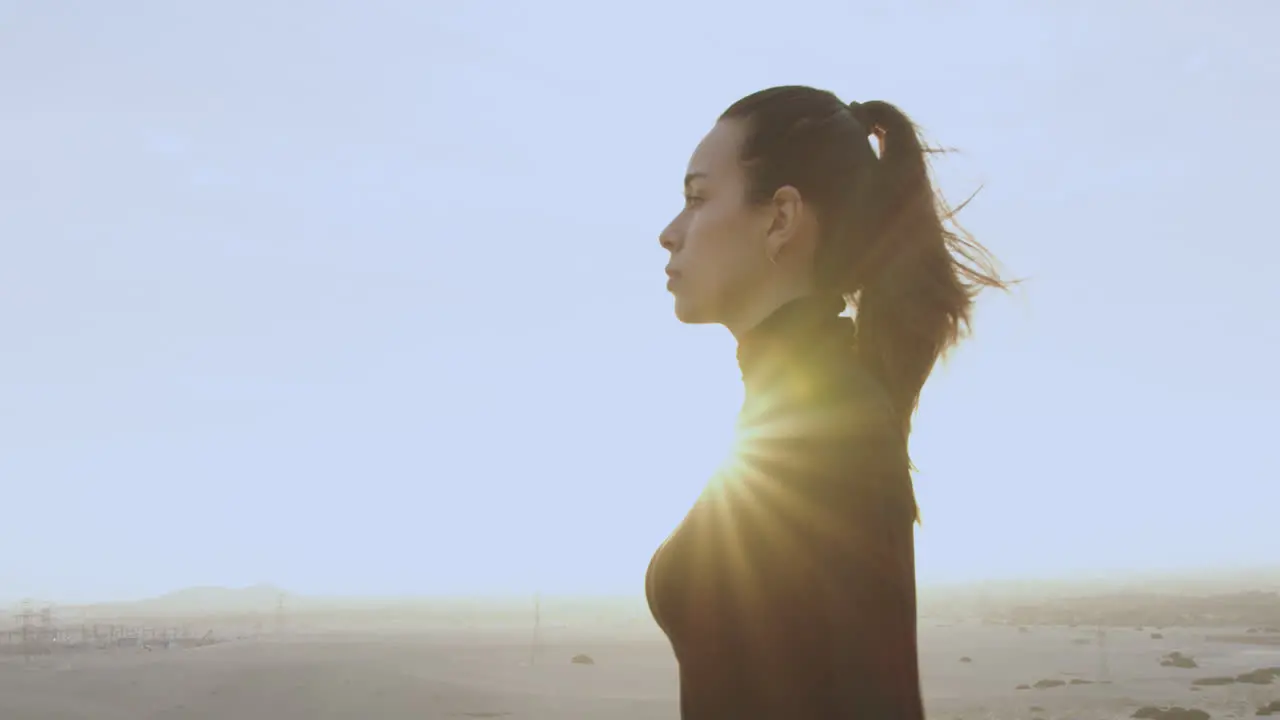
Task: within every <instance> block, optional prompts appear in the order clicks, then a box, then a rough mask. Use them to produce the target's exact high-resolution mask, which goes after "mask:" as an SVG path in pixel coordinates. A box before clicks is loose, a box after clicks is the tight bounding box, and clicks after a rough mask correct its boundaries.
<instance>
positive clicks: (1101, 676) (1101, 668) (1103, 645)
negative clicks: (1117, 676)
mask: <svg viewBox="0 0 1280 720" xmlns="http://www.w3.org/2000/svg"><path fill="white" fill-rule="evenodd" d="M1098 682H1111V666H1110V664H1109V663H1108V662H1107V629H1106V628H1105V627H1103V626H1102V623H1098Z"/></svg>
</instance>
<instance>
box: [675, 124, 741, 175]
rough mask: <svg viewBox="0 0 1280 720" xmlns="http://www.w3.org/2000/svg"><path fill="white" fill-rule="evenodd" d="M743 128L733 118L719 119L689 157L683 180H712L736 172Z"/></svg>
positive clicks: (735, 173)
mask: <svg viewBox="0 0 1280 720" xmlns="http://www.w3.org/2000/svg"><path fill="white" fill-rule="evenodd" d="M742 134H743V128H742V126H741V123H739V122H738V121H735V120H721V121H720V122H718V123H716V124H715V127H713V128H711V131H710V132H708V133H707V134H706V136H705V137H703V138H702V141H701V142H699V143H698V147H696V148H694V150H693V155H692V156H691V157H690V158H689V169H688V175H686V177H685V181H686V183H687V182H692V181H693V180H696V179H699V178H707V179H711V180H714V179H716V178H724V177H733V176H736V175H737V173H738V167H739V165H738V150H739V148H740V147H741V146H742Z"/></svg>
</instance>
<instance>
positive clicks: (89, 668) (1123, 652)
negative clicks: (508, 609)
mask: <svg viewBox="0 0 1280 720" xmlns="http://www.w3.org/2000/svg"><path fill="white" fill-rule="evenodd" d="M921 632H922V640H921V643H922V653H923V657H922V663H921V664H922V669H923V672H924V684H925V694H926V697H927V701H928V704H929V710H930V713H929V714H930V717H932V718H960V717H965V718H987V717H994V718H1006V717H1007V718H1044V719H1046V720H1050V719H1053V718H1077V717H1079V718H1109V717H1116V718H1119V717H1128V716H1129V715H1130V714H1131V713H1132V712H1133V711H1134V709H1136V708H1137V707H1139V706H1141V705H1168V704H1176V705H1183V706H1187V707H1201V708H1204V709H1205V710H1208V711H1209V712H1210V714H1211V715H1212V716H1213V717H1214V718H1229V717H1236V718H1244V717H1252V716H1253V715H1254V711H1255V708H1256V707H1257V706H1259V705H1262V704H1264V703H1265V702H1269V701H1271V700H1274V699H1280V680H1277V681H1275V682H1274V683H1272V684H1270V685H1243V684H1234V685H1229V686H1224V687H1204V688H1201V689H1200V690H1199V691H1193V690H1192V689H1191V681H1192V680H1194V679H1196V678H1202V677H1207V676H1219V675H1236V674H1239V673H1243V672H1247V671H1249V670H1252V669H1254V668H1257V667H1265V666H1280V645H1271V646H1268V645H1264V644H1256V645H1249V644H1234V643H1223V642H1215V641H1210V640H1206V639H1205V638H1206V635H1207V634H1211V633H1210V632H1208V631H1203V630H1195V629H1187V628H1178V629H1173V628H1171V629H1167V630H1165V631H1163V632H1164V638H1163V639H1152V637H1151V634H1150V632H1149V631H1138V630H1136V629H1128V630H1111V631H1110V632H1109V633H1108V634H1107V638H1106V647H1107V652H1106V653H1105V658H1106V659H1105V665H1104V662H1103V657H1104V656H1103V653H1101V652H1100V651H1099V648H1098V646H1097V644H1096V642H1097V636H1096V634H1095V631H1094V630H1093V629H1086V628H1077V629H1072V628H1066V627H1033V628H1029V629H1027V630H1025V631H1019V629H1018V628H1016V627H1002V626H982V625H976V624H975V625H957V626H938V625H932V624H930V623H928V622H923V623H922V628H921ZM1212 632H1215V633H1216V632H1221V629H1214V630H1213V631H1212ZM1173 650H1179V651H1181V652H1183V653H1186V654H1188V655H1191V656H1193V657H1194V658H1195V659H1196V661H1197V662H1198V663H1199V666H1200V667H1198V668H1195V669H1178V668H1171V667H1161V665H1160V664H1159V660H1160V658H1161V656H1162V655H1164V654H1165V653H1168V652H1170V651H1173ZM529 652H530V650H529V636H528V633H518V634H517V633H515V632H510V633H496V632H490V633H487V634H483V635H481V634H462V633H459V632H454V633H453V634H452V635H448V634H444V633H439V632H438V633H434V634H428V633H425V632H423V633H418V634H407V635H406V634H402V635H398V636H393V635H383V636H376V635H369V634H366V635H354V634H350V635H329V636H321V635H312V636H308V637H289V638H277V639H262V640H238V641H230V642H225V643H220V644H217V645H211V646H208V647H200V648H190V649H182V650H177V649H174V650H154V651H146V650H143V649H139V648H118V649H115V650H110V651H87V652H79V653H68V654H63V655H46V656H43V657H40V658H36V659H33V660H31V661H30V662H24V661H23V659H22V658H14V657H10V658H5V659H3V660H0V718H3V720H55V719H57V720H72V719H80V718H93V719H95V720H117V719H118V720H158V719H168V718H173V719H177V718H217V719H219V720H259V719H262V720H265V719H267V718H271V719H273V720H290V719H291V718H382V719H385V720H396V719H398V718H417V719H423V718H468V717H470V718H499V717H509V718H512V719H513V720H515V719H517V718H557V719H561V720H571V719H573V718H618V719H620V720H628V719H631V718H634V719H637V720H638V719H640V718H666V719H668V720H670V719H674V718H676V717H677V712H676V704H675V696H676V679H675V665H674V661H673V659H672V658H671V654H670V651H669V650H668V648H667V647H666V645H665V644H664V643H663V642H662V640H661V639H660V638H657V637H654V636H653V635H650V634H641V635H639V636H635V635H634V634H633V636H632V637H631V639H627V640H618V639H617V638H616V637H614V638H612V639H611V638H610V637H609V636H607V635H606V633H604V632H603V631H601V632H596V633H594V634H590V633H579V634H578V635H577V636H576V637H574V636H570V635H569V634H568V633H567V631H564V630H557V631H554V632H550V633H548V636H547V637H546V638H545V639H544V642H543V644H542V647H541V651H540V654H539V655H538V658H537V662H536V663H534V664H533V665H532V666H531V665H530V663H529ZM577 653H587V654H589V655H591V656H592V657H593V658H594V659H595V661H596V663H595V664H594V665H574V664H571V663H570V662H569V659H570V658H571V657H572V656H573V655H575V654H577ZM962 656H968V657H969V658H970V659H971V662H962V661H961V660H960V658H961V657H962ZM1052 678H1057V679H1061V680H1066V681H1070V680H1071V679H1073V678H1075V679H1080V680H1091V681H1096V680H1104V681H1105V680H1107V679H1108V678H1109V680H1110V681H1111V682H1110V683H1109V684H1108V683H1106V682H1101V683H1095V684H1088V685H1067V686H1065V687H1056V688H1049V689H1044V690H1035V689H1032V690H1016V689H1015V687H1016V686H1017V685H1019V684H1023V683H1026V684H1034V683H1035V682H1036V681H1038V680H1041V679H1052Z"/></svg>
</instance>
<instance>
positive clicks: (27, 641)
mask: <svg viewBox="0 0 1280 720" xmlns="http://www.w3.org/2000/svg"><path fill="white" fill-rule="evenodd" d="M14 617H15V618H17V620H18V626H19V627H21V628H22V660H23V662H31V644H32V636H33V635H34V634H35V632H34V631H35V627H34V626H35V619H36V613H35V611H34V610H32V606H31V600H29V599H27V600H23V601H22V603H21V604H20V605H19V606H18V613H17V615H15V616H14Z"/></svg>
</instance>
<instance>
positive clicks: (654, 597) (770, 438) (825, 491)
mask: <svg viewBox="0 0 1280 720" xmlns="http://www.w3.org/2000/svg"><path fill="white" fill-rule="evenodd" d="M843 307H844V305H843V303H842V302H841V301H839V300H838V299H830V298H819V297H809V298H803V299H800V300H796V301H793V302H791V303H788V304H787V305H784V306H783V307H781V308H779V309H778V310H777V311H776V312H775V313H774V314H772V315H770V316H769V317H768V318H767V319H766V320H765V321H764V322H762V323H761V324H760V325H758V326H757V327H756V328H754V329H753V330H751V331H750V332H748V333H747V334H745V335H744V336H743V337H742V338H741V339H740V341H739V346H738V362H739V366H740V367H741V369H742V377H743V383H744V388H745V401H744V403H743V407H742V412H741V414H740V416H739V425H738V435H739V440H738V450H737V452H736V453H735V456H734V458H733V459H732V460H731V461H730V462H729V463H727V464H726V465H725V467H724V468H722V470H721V471H720V472H718V473H717V475H716V476H715V477H714V478H713V479H712V480H711V482H710V483H708V485H707V487H706V489H705V490H704V491H703V493H702V495H701V496H700V497H699V498H698V501H697V502H696V503H695V505H694V507H693V508H692V509H691V510H690V511H689V514H688V515H687V516H686V517H685V519H684V521H683V522H681V524H680V526H679V527H677V528H676V530H675V532H673V533H672V534H671V536H670V537H669V538H667V540H666V542H664V543H663V544H662V546H661V547H660V548H658V551H657V552H656V553H655V554H654V556H653V560H652V561H651V563H650V565H649V571H648V574H647V577H646V583H645V585H646V592H647V595H648V599H649V607H650V609H651V611H652V612H653V616H654V619H655V620H657V622H658V625H659V626H661V627H662V629H663V631H664V632H665V633H666V634H667V637H668V638H669V639H670V641H671V645H672V648H673V649H674V651H675V655H676V659H677V661H678V662H679V666H680V712H681V717H682V718H683V720H730V719H732V720H784V719H785V720H818V719H819V718H822V719H823V720H837V719H840V718H875V719H876V720H920V719H921V718H923V715H924V710H923V706H922V703H921V698H920V687H919V685H920V683H919V674H918V670H917V654H916V597H915V560H914V544H913V527H912V525H913V520H914V517H915V504H914V500H913V498H912V492H911V478H910V471H909V464H908V460H907V452H906V442H905V438H904V437H903V436H902V433H901V427H902V426H901V424H900V423H898V422H897V421H896V419H895V416H894V413H893V410H892V409H891V407H890V405H889V402H888V399H887V395H886V394H885V393H884V391H883V390H882V389H881V388H880V386H879V385H878V384H877V382H876V381H875V380H874V379H873V378H872V377H870V376H869V375H868V374H867V373H866V371H864V370H863V369H861V367H860V365H859V363H858V362H857V360H856V358H855V354H854V333H853V325H852V322H851V321H850V320H849V319H848V318H843V317H840V316H839V313H840V311H841V310H842V309H843Z"/></svg>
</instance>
